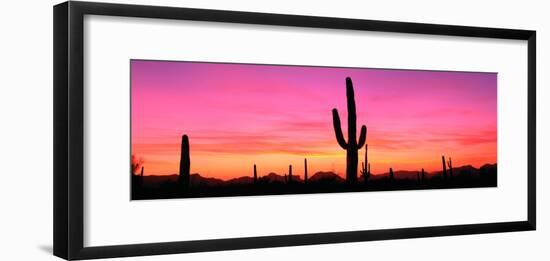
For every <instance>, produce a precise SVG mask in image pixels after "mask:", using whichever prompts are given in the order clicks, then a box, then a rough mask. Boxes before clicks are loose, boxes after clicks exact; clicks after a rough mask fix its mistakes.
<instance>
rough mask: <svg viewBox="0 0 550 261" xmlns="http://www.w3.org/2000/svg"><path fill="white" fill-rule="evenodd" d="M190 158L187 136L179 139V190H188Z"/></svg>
mask: <svg viewBox="0 0 550 261" xmlns="http://www.w3.org/2000/svg"><path fill="white" fill-rule="evenodd" d="M190 171H191V158H190V155H189V138H188V137H187V135H183V136H182V137H181V154H180V172H179V178H178V182H179V185H180V188H182V189H184V190H185V189H188V188H189V177H190V175H191V173H190Z"/></svg>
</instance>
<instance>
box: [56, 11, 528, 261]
mask: <svg viewBox="0 0 550 261" xmlns="http://www.w3.org/2000/svg"><path fill="white" fill-rule="evenodd" d="M535 50H536V33H535V32H534V31H529V30H516V29H498V28H481V27H466V26H455V25H435V24H418V23H404V22H388V21H373V20H357V19H345V18H328V17H312V16H297V15H283V14H266V13H250V12H236V11H220V10H203V9H189V8H175V7H158V6H138V5H121V4H108V3H91V2H75V1H70V2H66V3H62V4H59V5H56V6H55V7H54V254H55V255H56V256H59V257H61V258H65V259H92V258H102V257H123V256H137V255H156V254H174V253H187V252H199V251H218V250H232V249H247V248H262V247H279V246H295V245H308V244H326V243H341V242H354V241H370V240H387V239H398V238H416V237H433V236H447V235H463V234H475V233H494V232H511V231H525V230H534V229H535V227H536V225H535V224H536V222H535V214H536V211H535V194H536V193H535V144H536V142H535V126H536V123H535V86H536V80H535V79H536V75H535V64H536V63H535V61H536V60H535V59H536V53H535Z"/></svg>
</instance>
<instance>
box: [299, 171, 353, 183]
mask: <svg viewBox="0 0 550 261" xmlns="http://www.w3.org/2000/svg"><path fill="white" fill-rule="evenodd" d="M308 181H309V182H336V183H344V182H345V180H344V179H343V178H342V177H340V176H339V175H338V174H336V173H334V172H332V171H327V172H324V171H319V172H317V173H315V174H313V176H311V178H309V180H308Z"/></svg>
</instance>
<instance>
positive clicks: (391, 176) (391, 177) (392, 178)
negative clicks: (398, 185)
mask: <svg viewBox="0 0 550 261" xmlns="http://www.w3.org/2000/svg"><path fill="white" fill-rule="evenodd" d="M394 179H395V177H394V176H393V169H392V168H390V180H394Z"/></svg>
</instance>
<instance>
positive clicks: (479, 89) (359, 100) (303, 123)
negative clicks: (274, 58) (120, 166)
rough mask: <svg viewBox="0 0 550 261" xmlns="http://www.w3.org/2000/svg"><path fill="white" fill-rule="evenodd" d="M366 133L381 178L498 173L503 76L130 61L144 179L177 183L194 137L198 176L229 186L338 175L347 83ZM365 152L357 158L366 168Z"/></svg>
mask: <svg viewBox="0 0 550 261" xmlns="http://www.w3.org/2000/svg"><path fill="white" fill-rule="evenodd" d="M348 76H349V77H351V79H352V80H353V84H354V89H355V101H356V104H357V126H358V130H357V131H358V132H359V128H360V126H361V125H366V126H367V144H368V146H369V147H368V148H369V155H368V157H369V159H368V160H369V162H371V167H372V172H373V173H374V174H378V173H385V172H387V171H388V169H389V168H390V167H392V168H393V169H394V171H398V170H418V171H419V170H420V169H421V168H424V169H425V170H426V171H427V172H433V171H439V170H441V155H445V156H446V157H451V158H452V159H453V166H456V167H459V166H462V165H473V166H475V167H480V166H481V165H483V164H486V163H496V162H497V125H496V124H497V74H496V73H476V72H446V71H417V70H396V69H358V68H330V67H311V66H276V65H252V64H224V63H199V62H171V61H144V60H132V61H131V89H132V96H131V99H132V100H131V103H132V110H131V113H132V115H131V117H132V123H131V124H132V133H131V139H132V154H135V155H136V156H137V157H139V158H142V159H143V161H144V168H145V175H170V174H176V173H178V169H179V156H180V155H179V153H180V141H181V136H182V135H183V134H186V135H188V137H189V143H190V154H191V173H199V174H201V175H202V176H206V177H216V178H222V179H229V178H234V177H241V176H251V175H252V169H253V165H254V164H257V167H258V174H259V175H260V176H264V175H267V174H268V173H270V172H275V173H278V174H280V175H282V174H285V173H286V172H287V170H288V165H289V164H292V165H293V174H294V175H303V159H304V158H307V159H308V172H309V173H311V174H310V175H313V174H314V173H315V172H317V171H334V172H336V173H338V174H340V175H342V176H344V174H345V157H346V152H345V151H344V150H343V149H341V148H340V147H339V146H338V144H337V142H336V138H335V135H334V131H333V127H332V115H331V110H332V109H333V108H337V109H338V111H339V114H340V118H341V119H342V130H343V132H344V136H345V137H346V139H347V109H346V92H345V78H346V77H348ZM363 157H364V149H361V150H360V151H359V162H360V163H359V164H361V162H362V161H363Z"/></svg>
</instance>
